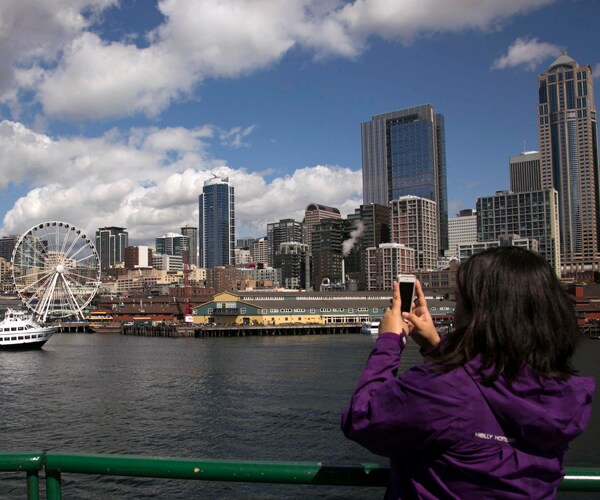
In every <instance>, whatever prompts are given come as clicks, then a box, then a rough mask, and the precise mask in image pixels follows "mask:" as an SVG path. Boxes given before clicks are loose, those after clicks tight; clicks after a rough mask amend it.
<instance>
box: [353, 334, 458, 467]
mask: <svg viewBox="0 0 600 500" xmlns="http://www.w3.org/2000/svg"><path fill="white" fill-rule="evenodd" d="M405 344H406V335H405V334H404V333H403V334H402V335H397V334H393V333H383V334H381V335H379V337H378V339H377V341H376V343H375V348H374V349H373V351H372V352H371V355H370V356H369V360H368V362H367V365H366V367H365V369H364V371H363V374H362V376H361V378H360V381H359V383H358V386H357V387H356V389H355V391H354V393H353V395H352V398H351V400H350V403H349V404H348V406H347V408H346V410H345V411H344V413H343V415H342V431H343V432H344V434H345V436H346V437H347V438H349V439H351V440H353V441H356V442H357V443H358V444H360V445H362V446H364V447H365V448H367V449H368V450H370V451H372V452H373V453H376V454H378V455H383V456H386V457H402V456H407V455H410V454H412V453H415V452H418V451H420V450H422V449H424V448H425V447H427V446H428V445H431V444H432V443H436V444H438V445H440V444H441V443H440V441H439V439H440V436H442V435H443V434H444V432H445V430H446V429H448V428H449V427H452V425H453V422H452V420H453V419H454V417H453V416H452V415H456V414H457V413H460V412H456V411H453V408H452V407H454V406H456V405H457V403H458V402H457V401H454V400H453V399H454V398H453V397H452V395H450V396H448V389H449V388H448V387H439V380H437V379H439V377H437V376H436V374H433V373H432V372H431V371H430V370H429V368H428V367H427V366H426V365H419V366H417V367H414V368H412V369H411V370H409V371H407V372H405V373H403V374H402V375H401V376H400V377H396V373H397V370H398V364H399V362H400V356H401V353H402V350H403V349H404V346H405ZM442 385H446V384H445V383H442Z"/></svg>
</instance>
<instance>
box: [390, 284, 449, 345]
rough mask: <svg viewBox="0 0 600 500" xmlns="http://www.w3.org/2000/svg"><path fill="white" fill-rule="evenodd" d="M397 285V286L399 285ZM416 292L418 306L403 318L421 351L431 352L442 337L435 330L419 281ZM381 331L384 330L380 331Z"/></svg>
mask: <svg viewBox="0 0 600 500" xmlns="http://www.w3.org/2000/svg"><path fill="white" fill-rule="evenodd" d="M395 284H396V285H397V283H395ZM415 291H416V292H417V301H416V305H415V306H413V309H412V311H411V312H410V313H406V312H405V313H402V317H403V319H404V321H406V322H407V323H408V326H409V332H410V335H411V337H412V338H413V339H414V341H415V342H416V343H417V344H418V345H419V346H420V347H421V349H424V350H429V349H432V348H433V347H435V346H436V345H437V344H439V342H440V335H439V333H438V332H437V330H436V329H435V326H434V324H433V320H432V319H431V314H429V309H428V308H427V301H426V300H425V295H424V294H423V289H422V288H421V283H420V282H419V280H417V282H416V283H415ZM380 328H381V327H380ZM380 331H382V330H381V329H380Z"/></svg>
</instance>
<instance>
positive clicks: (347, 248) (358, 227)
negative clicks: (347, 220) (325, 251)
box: [342, 221, 365, 257]
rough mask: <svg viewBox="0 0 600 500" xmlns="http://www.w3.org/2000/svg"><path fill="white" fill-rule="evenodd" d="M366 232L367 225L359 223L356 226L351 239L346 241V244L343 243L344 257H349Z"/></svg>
mask: <svg viewBox="0 0 600 500" xmlns="http://www.w3.org/2000/svg"><path fill="white" fill-rule="evenodd" d="M364 230H365V225H364V224H363V223H362V221H357V222H356V223H355V224H354V229H353V230H352V232H351V233H350V238H348V239H347V240H345V241H344V243H342V245H343V252H344V257H347V256H348V254H349V253H350V251H351V250H352V248H353V247H354V245H356V241H357V240H358V238H360V237H361V236H362V234H363V231H364Z"/></svg>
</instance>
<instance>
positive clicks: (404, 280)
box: [397, 274, 417, 312]
mask: <svg viewBox="0 0 600 500" xmlns="http://www.w3.org/2000/svg"><path fill="white" fill-rule="evenodd" d="M397 280H398V283H399V284H400V300H402V307H401V309H402V312H410V310H411V308H412V305H413V300H414V299H415V283H416V281H417V277H416V276H415V275H414V274H399V275H398V277H397Z"/></svg>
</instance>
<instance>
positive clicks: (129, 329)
mask: <svg viewBox="0 0 600 500" xmlns="http://www.w3.org/2000/svg"><path fill="white" fill-rule="evenodd" d="M360 329H361V325H360V324H359V323H339V324H331V325H318V324H307V325H305V324H294V325H273V326H265V325H216V326H206V325H182V324H178V325H173V324H164V325H162V324H161V325H142V324H140V325H135V324H134V325H124V326H123V327H122V329H121V334H122V335H138V336H143V337H195V338H217V337H264V336H290V335H339V334H356V333H358V334H360Z"/></svg>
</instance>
